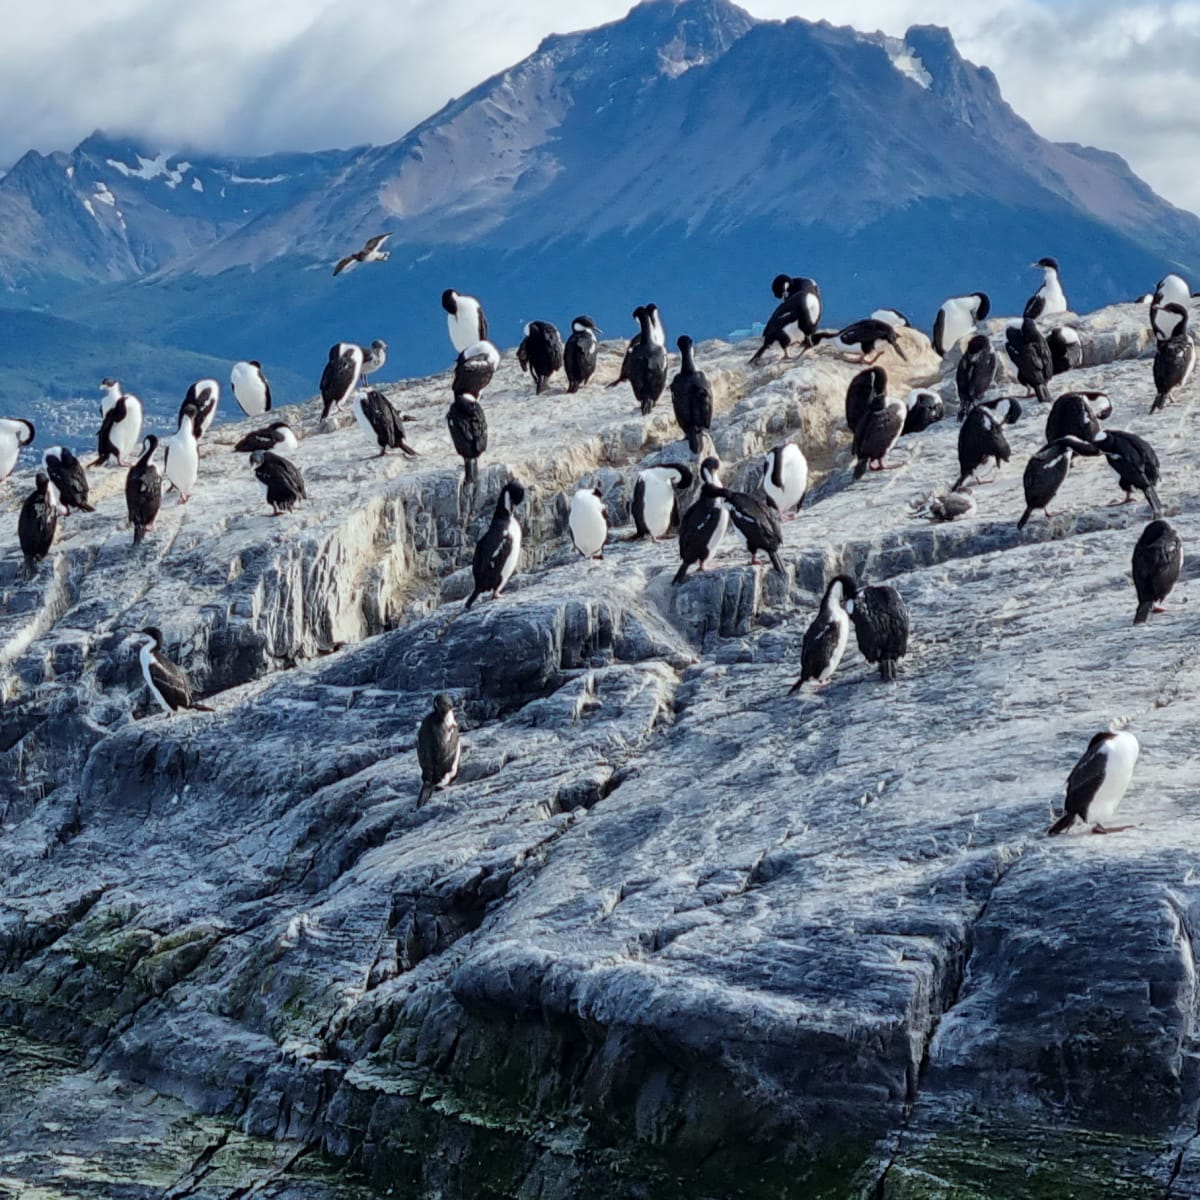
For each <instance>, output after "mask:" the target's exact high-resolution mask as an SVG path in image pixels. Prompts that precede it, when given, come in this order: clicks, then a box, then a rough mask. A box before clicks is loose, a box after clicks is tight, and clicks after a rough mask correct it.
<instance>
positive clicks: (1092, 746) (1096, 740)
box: [1088, 730, 1117, 752]
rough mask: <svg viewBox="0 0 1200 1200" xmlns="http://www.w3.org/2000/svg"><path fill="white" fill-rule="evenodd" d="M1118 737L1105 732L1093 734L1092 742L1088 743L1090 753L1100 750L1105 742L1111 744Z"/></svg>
mask: <svg viewBox="0 0 1200 1200" xmlns="http://www.w3.org/2000/svg"><path fill="white" fill-rule="evenodd" d="M1116 736H1117V735H1116V734H1115V733H1111V732H1109V731H1108V730H1105V732H1104V733H1097V734H1093V736H1092V740H1091V741H1090V742H1088V751H1089V752H1090V751H1092V750H1098V749H1099V748H1100V747H1101V746H1103V745H1104V743H1105V742H1111V741H1112V740H1113V738H1115V737H1116Z"/></svg>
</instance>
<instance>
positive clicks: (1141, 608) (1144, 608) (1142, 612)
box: [1133, 600, 1154, 625]
mask: <svg viewBox="0 0 1200 1200" xmlns="http://www.w3.org/2000/svg"><path fill="white" fill-rule="evenodd" d="M1153 607H1154V601H1153V600H1143V601H1142V602H1141V603H1140V604H1139V605H1138V606H1137V612H1135V613H1134V614H1133V623H1134V624H1135V625H1144V624H1145V623H1146V622H1147V621H1148V620H1149V619H1150V610H1151V609H1152V608H1153Z"/></svg>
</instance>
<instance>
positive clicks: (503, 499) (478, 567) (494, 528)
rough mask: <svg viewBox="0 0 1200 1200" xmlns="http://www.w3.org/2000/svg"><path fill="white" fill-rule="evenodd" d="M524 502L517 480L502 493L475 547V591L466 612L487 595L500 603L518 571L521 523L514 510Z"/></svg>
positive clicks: (521, 489) (507, 484)
mask: <svg viewBox="0 0 1200 1200" xmlns="http://www.w3.org/2000/svg"><path fill="white" fill-rule="evenodd" d="M524 499H525V489H524V488H523V487H522V486H521V484H520V483H518V482H517V481H516V480H515V479H514V480H512V481H510V482H509V483H506V484H505V485H504V487H502V488H501V489H500V495H499V497H498V498H497V500H496V511H495V512H494V513H493V514H492V523H491V524H490V525H489V526H488V527H487V530H486V531H485V533H484V535H483V537H481V538H480V539H479V541H478V542H477V543H476V544H475V557H474V559H473V561H472V563H471V570H472V573H473V575H474V578H475V589H474V591H472V592H471V595H470V596H469V597H468V599H467V603H466V605H465V608H470V607H471V605H472V604H474V603H475V601H476V599H477V598H478V597H480V596H482V595H483V593H484V592H491V593H492V599H493V600H496V599H499V597H500V594H501V593H502V592H503V591H504V585H505V584H506V583H507V582H508V581H509V579H510V578H511V577H512V573H513V572H514V571H515V570H516V569H517V563H518V562H519V561H520V558H521V523H520V522H519V521H518V520H517V518H516V516H515V515H514V513H513V510H514V509H515V508H516V507H517V505H518V504H520V503H521V501H522V500H524Z"/></svg>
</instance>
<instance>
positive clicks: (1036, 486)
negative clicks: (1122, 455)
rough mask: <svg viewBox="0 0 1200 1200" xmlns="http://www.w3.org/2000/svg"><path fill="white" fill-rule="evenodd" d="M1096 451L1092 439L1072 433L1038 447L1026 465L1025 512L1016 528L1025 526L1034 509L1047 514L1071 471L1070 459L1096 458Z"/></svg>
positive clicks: (1024, 481)
mask: <svg viewBox="0 0 1200 1200" xmlns="http://www.w3.org/2000/svg"><path fill="white" fill-rule="evenodd" d="M1097 453H1099V452H1098V451H1097V449H1096V447H1095V444H1094V443H1092V442H1088V441H1084V440H1083V439H1082V438H1077V437H1075V436H1074V435H1072V434H1067V435H1065V436H1063V437H1060V438H1056V439H1055V440H1054V441H1052V442H1048V443H1047V444H1046V445H1044V446H1043V447H1042V448H1041V449H1040V450H1038V451H1037V452H1036V453H1035V454H1034V455H1033V456H1032V457H1031V458H1030V460H1029V462H1027V463H1026V464H1025V474H1024V476H1023V477H1022V481H1023V484H1024V487H1025V511H1024V513H1022V515H1021V519H1020V520H1019V521H1018V522H1017V528H1018V529H1024V528H1025V526H1026V524H1027V523H1028V521H1029V518H1030V517H1032V516H1033V514H1034V513H1035V512H1037V510H1038V509H1039V508H1040V509H1043V510H1044V511H1045V513H1046V516H1047V517H1048V516H1050V509H1049V504H1050V502H1051V501H1052V500H1053V499H1054V497H1055V496H1057V495H1058V489H1059V488H1060V487H1062V485H1063V482H1064V481H1065V480H1066V478H1067V474H1068V472H1069V471H1070V470H1071V460H1072V459H1073V458H1074V457H1075V455H1077V454H1080V455H1084V456H1085V457H1095V455H1096V454H1097Z"/></svg>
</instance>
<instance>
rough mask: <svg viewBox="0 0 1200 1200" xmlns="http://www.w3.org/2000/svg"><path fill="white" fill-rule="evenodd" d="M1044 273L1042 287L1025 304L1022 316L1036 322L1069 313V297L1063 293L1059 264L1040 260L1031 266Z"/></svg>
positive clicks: (1049, 260) (1045, 259) (1052, 260)
mask: <svg viewBox="0 0 1200 1200" xmlns="http://www.w3.org/2000/svg"><path fill="white" fill-rule="evenodd" d="M1030 265H1031V266H1033V267H1034V269H1035V270H1040V271H1041V272H1042V286H1041V287H1040V288H1038V290H1037V291H1036V292H1034V293H1033V295H1032V296H1030V297H1029V299H1028V300H1027V301H1026V302H1025V311H1024V312H1023V313H1022V314H1021V315H1022V316H1023V317H1028V318H1030V319H1031V320H1034V321H1036V320H1037V319H1038V318H1039V317H1052V316H1054V315H1055V314H1056V313H1064V312H1066V311H1067V297H1066V293H1065V292H1063V286H1062V280H1061V279H1059V277H1058V262H1057V260H1055V259H1053V258H1039V259H1038V260H1037V262H1035V263H1032V264H1030Z"/></svg>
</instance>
